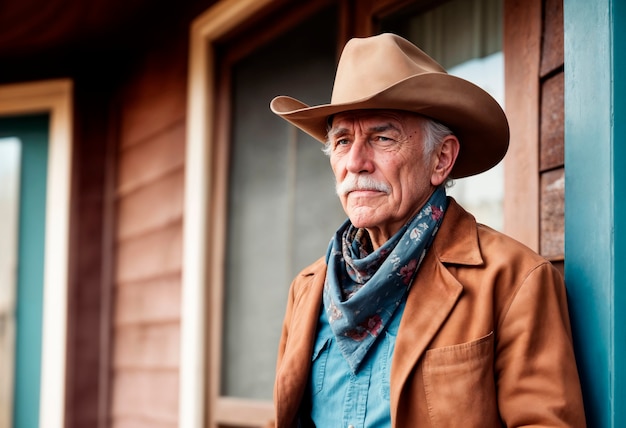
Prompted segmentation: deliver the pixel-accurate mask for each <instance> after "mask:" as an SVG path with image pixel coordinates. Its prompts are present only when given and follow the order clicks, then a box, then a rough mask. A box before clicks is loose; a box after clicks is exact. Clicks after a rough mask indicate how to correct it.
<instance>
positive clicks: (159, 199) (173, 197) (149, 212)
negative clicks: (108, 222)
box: [118, 169, 185, 240]
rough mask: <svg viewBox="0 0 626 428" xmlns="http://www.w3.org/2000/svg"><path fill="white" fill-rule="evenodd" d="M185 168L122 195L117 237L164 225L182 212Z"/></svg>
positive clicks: (156, 228) (151, 229)
mask: <svg viewBox="0 0 626 428" xmlns="http://www.w3.org/2000/svg"><path fill="white" fill-rule="evenodd" d="M184 179H185V176H184V171H183V170H182V169H178V170H175V171H173V172H172V173H171V174H169V175H166V176H162V177H161V178H159V179H156V180H155V181H154V182H153V183H151V184H150V185H149V186H144V187H141V188H139V189H138V190H137V191H135V192H133V193H130V194H127V195H125V196H123V197H122V198H121V199H120V201H119V204H118V207H119V208H118V222H119V229H118V239H120V240H126V239H128V238H130V237H136V236H139V235H144V234H147V233H150V232H151V231H157V230H158V229H162V228H166V227H168V226H169V225H170V224H172V223H176V222H180V221H181V219H182V216H183V197H184V189H183V186H184Z"/></svg>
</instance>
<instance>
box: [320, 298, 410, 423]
mask: <svg viewBox="0 0 626 428" xmlns="http://www.w3.org/2000/svg"><path fill="white" fill-rule="evenodd" d="M403 311H404V303H403V304H402V305H400V307H398V309H397V310H396V313H395V314H394V315H393V318H392V319H391V320H390V322H389V325H388V326H387V328H386V329H385V331H383V332H382V333H381V334H380V336H379V337H378V338H377V339H376V342H375V343H374V345H373V346H372V348H370V350H369V351H368V355H367V356H366V357H365V359H364V360H363V362H362V363H361V365H360V366H359V369H358V371H357V372H356V373H353V372H352V370H351V369H350V366H349V365H348V363H347V362H346V360H345V359H344V358H343V356H342V354H341V351H340V350H339V348H338V346H337V344H336V343H335V336H334V335H333V332H332V330H331V328H330V324H329V323H328V318H327V317H326V311H325V310H323V309H322V311H321V314H320V318H319V321H318V333H317V339H316V341H315V346H314V348H313V356H312V368H311V378H310V380H309V390H308V395H309V396H308V398H309V404H310V407H311V420H312V422H313V423H314V424H315V426H317V427H324V428H327V427H342V428H365V427H367V428H390V427H391V414H390V410H389V379H390V373H391V357H392V355H393V350H394V347H395V344H396V336H397V333H398V327H399V325H400V319H401V318H402V312H403Z"/></svg>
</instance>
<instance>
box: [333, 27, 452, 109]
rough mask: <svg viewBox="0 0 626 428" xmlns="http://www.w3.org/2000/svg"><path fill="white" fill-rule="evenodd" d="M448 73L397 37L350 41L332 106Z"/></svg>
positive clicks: (341, 60) (388, 34)
mask: <svg viewBox="0 0 626 428" xmlns="http://www.w3.org/2000/svg"><path fill="white" fill-rule="evenodd" d="M424 73H443V74H447V73H446V71H445V69H444V68H443V67H442V66H441V65H439V64H438V63H437V62H436V61H434V60H433V59H432V58H430V57H429V56H428V55H426V54H425V53H424V52H423V51H422V50H421V49H419V48H418V47H417V46H415V45H413V44H412V43H410V42H409V41H407V40H406V39H404V38H402V37H399V36H397V35H395V34H390V33H384V34H379V35H377V36H373V37H368V38H362V39H359V38H355V39H351V40H350V41H349V42H348V43H347V44H346V46H345V48H344V50H343V52H342V54H341V58H340V59H339V64H338V65H337V73H336V76H335V84H334V87H333V92H332V97H331V103H332V104H338V103H348V102H352V101H356V100H359V99H363V98H367V97H370V96H372V95H375V94H377V93H379V92H381V91H383V90H384V89H387V88H389V87H390V86H393V85H395V84H397V83H398V82H401V81H403V80H405V79H407V78H409V77H411V76H415V75H419V74H424Z"/></svg>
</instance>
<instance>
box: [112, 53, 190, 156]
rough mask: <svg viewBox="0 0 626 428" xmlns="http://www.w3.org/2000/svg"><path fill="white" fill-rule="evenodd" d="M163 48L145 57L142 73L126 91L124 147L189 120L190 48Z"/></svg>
mask: <svg viewBox="0 0 626 428" xmlns="http://www.w3.org/2000/svg"><path fill="white" fill-rule="evenodd" d="M156 48H158V46H157V47H156ZM162 48H163V49H158V50H155V51H152V52H150V53H149V55H147V56H145V57H144V58H143V62H142V63H141V64H139V72H138V73H137V75H136V76H135V79H133V80H132V82H131V83H130V84H129V85H128V86H127V88H126V96H125V103H124V110H123V120H122V123H121V128H120V132H121V140H120V141H121V145H122V147H124V148H125V147H128V146H131V145H133V144H137V143H139V142H141V141H143V140H145V139H148V138H158V134H159V133H162V132H164V131H165V130H166V129H168V128H169V127H170V126H172V125H173V124H174V123H177V122H180V121H181V120H183V119H184V117H185V109H186V103H187V97H186V90H187V86H186V85H187V49H186V47H184V46H180V47H179V48H178V49H171V46H163V47H162Z"/></svg>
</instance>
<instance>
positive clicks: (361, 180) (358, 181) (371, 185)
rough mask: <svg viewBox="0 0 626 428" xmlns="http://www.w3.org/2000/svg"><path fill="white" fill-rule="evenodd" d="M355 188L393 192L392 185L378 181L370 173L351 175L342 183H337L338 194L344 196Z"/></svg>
mask: <svg viewBox="0 0 626 428" xmlns="http://www.w3.org/2000/svg"><path fill="white" fill-rule="evenodd" d="M355 190H375V191H378V192H384V193H387V194H389V193H391V187H390V186H389V185H388V184H387V183H383V182H381V181H377V180H375V179H373V178H372V177H371V176H369V175H350V176H349V177H346V179H345V180H343V181H342V182H341V183H337V184H336V185H335V191H336V192H337V195H339V196H343V195H347V194H348V193H350V192H353V191H355Z"/></svg>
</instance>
